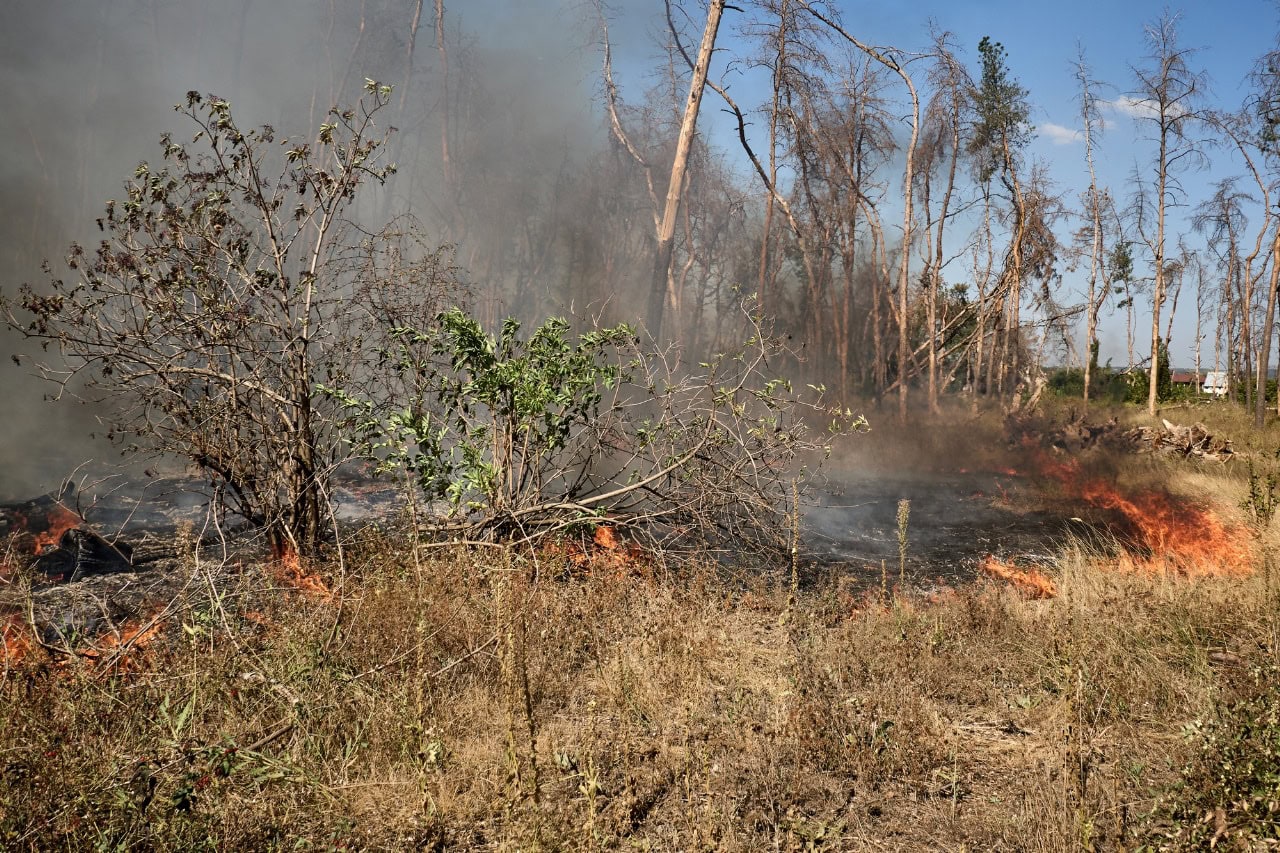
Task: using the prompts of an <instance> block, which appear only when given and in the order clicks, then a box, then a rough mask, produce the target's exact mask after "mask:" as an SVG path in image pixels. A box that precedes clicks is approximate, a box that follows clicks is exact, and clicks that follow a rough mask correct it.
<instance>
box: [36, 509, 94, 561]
mask: <svg viewBox="0 0 1280 853" xmlns="http://www.w3.org/2000/svg"><path fill="white" fill-rule="evenodd" d="M45 523H46V524H47V525H48V527H47V528H46V529H45V530H43V531H42V532H40V533H36V534H35V536H34V539H35V552H36V555H37V556H38V555H40V554H43V553H44V552H45V551H49V550H52V549H53V548H56V547H58V540H60V539H61V538H62V534H64V533H66V532H67V531H68V530H70V529H72V528H73V527H79V526H80V525H81V524H84V519H82V518H81V517H80V516H78V515H76V514H75V513H74V512H72V511H71V510H69V509H67V508H66V507H65V506H63V505H62V504H54V506H53V509H51V510H49V512H48V514H47V515H46V516H45Z"/></svg>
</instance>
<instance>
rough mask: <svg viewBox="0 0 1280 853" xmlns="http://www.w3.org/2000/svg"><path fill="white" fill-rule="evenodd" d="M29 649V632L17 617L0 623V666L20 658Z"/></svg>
mask: <svg viewBox="0 0 1280 853" xmlns="http://www.w3.org/2000/svg"><path fill="white" fill-rule="evenodd" d="M30 651H31V632H30V631H29V630H28V629H27V626H26V625H24V624H23V623H22V620H20V619H18V618H17V617H13V618H10V619H8V620H6V621H5V622H4V623H3V624H0V666H9V665H10V664H15V663H17V662H18V661H20V660H22V659H23V658H24V657H26V656H27V654H28V653H29V652H30Z"/></svg>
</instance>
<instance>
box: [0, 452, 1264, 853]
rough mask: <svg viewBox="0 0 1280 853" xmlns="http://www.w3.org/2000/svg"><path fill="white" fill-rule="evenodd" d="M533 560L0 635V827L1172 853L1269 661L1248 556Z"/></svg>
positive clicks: (21, 845) (16, 840)
mask: <svg viewBox="0 0 1280 853" xmlns="http://www.w3.org/2000/svg"><path fill="white" fill-rule="evenodd" d="M1131 464H1132V465H1133V466H1134V470H1133V471H1130V472H1129V473H1128V474H1127V475H1126V476H1134V477H1142V476H1148V475H1149V476H1152V477H1157V476H1163V479H1164V480H1165V481H1169V480H1171V479H1172V480H1174V481H1176V482H1175V485H1177V486H1178V487H1179V488H1188V489H1190V488H1194V489H1195V490H1196V491H1197V492H1199V493H1202V494H1203V493H1207V492H1212V493H1213V494H1214V496H1215V498H1216V499H1217V500H1218V501H1219V502H1220V503H1222V504H1224V505H1226V506H1233V505H1234V504H1235V503H1237V502H1238V500H1239V498H1240V491H1239V489H1240V481H1239V478H1238V477H1233V476H1225V477H1222V476H1214V475H1212V474H1205V473H1203V472H1193V473H1192V474H1191V475H1189V476H1186V469H1169V470H1165V471H1163V474H1161V472H1160V471H1159V470H1156V469H1153V468H1150V466H1151V465H1152V464H1154V463H1146V462H1142V463H1131ZM1159 464H1163V463H1159ZM1180 478H1181V479H1180ZM1271 535H1272V534H1270V533H1268V536H1271ZM1265 544H1266V545H1267V546H1269V547H1267V548H1266V549H1265V551H1270V550H1271V547H1274V543H1272V542H1269V541H1268V542H1266V543H1265ZM562 563H563V560H561V561H560V562H557V561H555V560H549V559H548V560H541V561H538V562H537V563H536V564H535V563H533V562H528V561H520V560H513V559H512V558H511V557H510V556H508V555H504V554H502V553H501V552H489V551H484V552H477V551H463V550H455V551H419V552H418V553H417V554H416V555H415V553H414V550H413V549H412V548H411V547H409V545H408V544H407V543H405V542H403V541H401V540H397V539H396V538H394V537H388V536H383V535H381V534H377V533H369V534H367V535H365V536H362V537H360V539H359V540H358V541H355V542H352V543H350V546H349V548H348V549H347V565H346V583H347V586H346V589H345V590H344V599H343V603H342V605H341V607H340V608H339V606H338V605H337V604H335V603H330V602H323V601H316V600H310V599H307V598H305V597H302V596H299V595H292V594H291V595H284V594H278V595H271V596H267V597H265V598H264V597H262V596H256V597H251V598H246V599H243V600H241V599H235V598H234V597H230V596H229V597H228V598H227V600H224V601H223V607H224V608H225V609H226V611H227V612H228V613H229V615H230V625H231V630H228V629H227V628H226V627H224V626H223V624H222V616H221V614H219V615H218V616H217V617H216V618H215V616H214V615H213V614H211V613H207V612H202V611H200V610H199V609H193V610H189V611H187V612H185V613H183V614H182V615H181V616H180V617H179V618H178V619H177V620H176V623H177V624H175V625H174V626H173V627H172V629H171V630H170V632H169V633H168V635H167V637H166V639H165V640H163V641H157V642H155V643H153V644H152V645H151V646H149V647H148V648H147V649H146V650H145V652H142V653H139V654H138V655H137V656H136V665H135V667H134V668H133V670H132V671H129V672H125V673H117V674H114V675H108V676H105V677H104V676H102V675H101V674H100V673H99V672H97V671H95V670H94V669H92V668H90V667H81V668H77V667H75V666H72V667H66V666H56V665H55V664H54V663H53V662H52V661H50V660H47V659H42V658H39V657H33V658H31V659H29V660H27V661H25V662H24V663H23V664H21V665H20V666H19V667H18V668H17V669H15V670H14V671H12V672H10V673H9V675H8V677H7V678H5V679H4V680H3V683H0V772H2V773H3V777H2V780H3V781H2V783H0V846H2V847H4V848H5V849H14V850H23V849H31V850H35V849H48V848H68V849H86V848H93V849H166V850H167V849H199V848H205V847H208V848H216V849H246V850H248V849H252V850H271V849H299V848H303V849H314V848H322V849H385V850H401V849H411V848H426V849H445V848H449V849H503V850H516V849H519V850H535V849H543V850H594V849H650V850H699V849H702V850H762V849H778V850H805V849H828V850H934V849H937V850H1043V851H1056V850H1074V849H1132V848H1134V847H1137V846H1139V845H1141V844H1144V843H1147V844H1151V845H1153V846H1154V847H1161V846H1178V845H1181V846H1182V847H1184V848H1186V849H1196V846H1197V845H1198V844H1201V843H1203V842H1204V841H1205V837H1206V836H1205V834H1204V833H1201V834H1200V835H1198V836H1192V835H1189V834H1188V831H1187V829H1186V827H1187V826H1188V825H1190V824H1197V825H1203V826H1207V827H1209V828H1210V829H1213V830H1214V831H1216V829H1215V827H1216V825H1217V824H1216V823H1215V821H1216V820H1217V818H1216V812H1215V811H1214V807H1213V806H1212V804H1210V805H1208V806H1206V805H1204V804H1203V803H1202V799H1203V797H1202V795H1203V794H1204V793H1205V792H1206V791H1207V790H1208V787H1209V786H1207V784H1202V782H1203V780H1205V779H1210V778H1217V777H1215V776H1214V775H1213V774H1214V773H1215V772H1216V770H1215V769H1214V768H1213V767H1211V766H1210V767H1207V768H1206V766H1205V764H1204V761H1205V759H1204V753H1203V751H1202V750H1201V749H1200V746H1199V744H1200V741H1198V740H1197V739H1196V738H1195V737H1188V732H1195V731H1198V730H1210V729H1213V730H1214V731H1219V732H1223V731H1227V730H1226V729H1222V728H1221V727H1220V726H1219V728H1217V729H1214V726H1216V725H1218V724H1217V723H1215V720H1216V719H1217V716H1218V713H1217V710H1218V709H1222V708H1224V707H1227V705H1228V704H1229V702H1228V700H1231V701H1234V698H1233V697H1246V698H1248V697H1253V696H1255V695H1256V690H1255V691H1254V693H1250V692H1249V691H1250V689H1251V688H1250V685H1251V684H1255V683H1256V682H1255V680H1254V679H1252V677H1251V676H1252V675H1254V674H1256V673H1257V672H1263V671H1272V672H1274V671H1275V668H1276V666H1277V664H1278V662H1277V648H1278V647H1280V638H1278V637H1277V630H1278V627H1277V626H1278V623H1277V618H1276V614H1277V608H1276V592H1275V589H1274V588H1273V587H1274V581H1273V579H1272V578H1271V577H1270V575H1268V574H1267V573H1263V572H1259V573H1257V574H1255V575H1254V576H1252V577H1249V578H1246V579H1226V578H1206V579H1200V580H1197V581H1195V582H1189V581H1185V580H1177V579H1173V578H1169V577H1152V576H1145V575H1139V574H1132V573H1122V572H1117V571H1115V570H1113V569H1112V568H1110V567H1108V565H1107V559H1106V558H1104V557H1103V556H1101V555H1099V554H1097V553H1094V552H1091V551H1089V550H1088V549H1086V548H1084V547H1073V548H1068V549H1067V550H1066V551H1065V552H1064V553H1063V555H1062V559H1061V568H1060V573H1059V575H1058V576H1057V577H1056V578H1055V581H1056V582H1057V585H1058V588H1059V590H1060V594H1059V596H1058V597H1057V598H1055V599H1052V600H1048V601H1028V600H1024V599H1023V598H1021V597H1020V596H1019V595H1018V594H1017V593H1016V592H1014V591H1012V590H1010V589H1008V588H1005V587H1002V586H1000V585H997V584H995V583H993V582H982V581H980V582H976V583H974V584H973V585H970V586H966V587H964V588H961V589H957V590H954V591H947V592H945V593H943V594H939V595H937V596H934V597H933V598H932V599H925V598H922V597H914V596H913V597H897V598H894V599H892V600H891V601H890V602H889V603H888V605H887V606H885V605H882V604H881V603H880V602H879V600H878V598H877V599H876V600H874V601H873V600H868V599H866V598H863V597H855V596H853V595H851V594H850V593H848V592H847V591H846V589H845V586H844V585H843V584H842V583H841V580H840V578H838V577H835V576H830V577H822V578H816V579H813V580H812V582H811V583H809V584H807V585H806V586H805V587H804V588H803V589H802V590H801V591H800V593H799V595H798V596H796V597H794V598H793V597H792V595H791V590H790V587H789V583H788V582H787V580H786V579H785V577H784V575H785V572H779V575H778V577H766V576H759V575H755V576H747V577H726V575H725V574H724V572H723V570H720V569H716V568H713V567H707V568H705V569H703V570H697V569H689V570H686V571H683V572H681V573H679V574H665V573H663V572H661V571H653V572H648V571H642V570H640V569H639V568H637V570H636V571H633V572H630V573H622V574H620V573H619V572H618V571H617V570H616V569H614V568H608V569H601V570H599V571H596V572H585V573H584V572H580V571H573V572H568V571H566V567H565V566H564V565H562ZM334 573H335V574H336V571H335V572H334ZM245 578H246V583H248V584H250V585H252V584H256V583H258V582H259V581H260V580H261V578H259V577H258V575H257V574H256V573H255V572H253V571H248V572H247V574H246V576H245ZM237 600H240V601H241V603H240V604H238V605H237V604H235V603H234V602H235V601H237ZM250 601H258V602H260V604H255V605H251V604H250V603H249V602H250ZM264 601H265V604H261V602H264ZM255 607H256V608H258V609H256V610H255V609H254V608H255ZM1268 668H1270V669H1268ZM1250 701H1252V699H1250ZM1249 707H1251V708H1253V707H1255V706H1252V705H1251V706H1249ZM1255 710H1256V708H1255ZM1277 731H1280V728H1277ZM1197 774H1201V775H1197ZM1205 774H1208V775H1205ZM1197 780H1200V781H1197ZM1180 784H1181V785H1182V787H1178V786H1179V785H1180ZM1198 797H1199V798H1200V799H1197V798H1198ZM1180 809H1181V810H1180ZM1206 809H1207V811H1206ZM1206 815H1207V822H1205V821H1204V820H1202V818H1204V817H1205V816H1206ZM1224 815H1227V813H1226V812H1224ZM1228 817H1229V816H1228ZM1224 820H1225V821H1226V823H1225V824H1224V826H1226V825H1227V824H1230V821H1229V820H1227V819H1226V818H1224ZM1197 822H1199V823H1197ZM1237 828H1238V827H1237ZM1179 832H1182V833H1183V834H1182V835H1179V834H1178V833H1179ZM1233 838H1234V839H1235V840H1234V841H1233ZM1240 838H1242V836H1233V835H1231V827H1230V826H1227V831H1225V832H1224V833H1223V834H1222V836H1221V838H1220V841H1221V842H1222V843H1224V844H1228V845H1229V844H1232V843H1235V844H1236V845H1237V846H1239V847H1240V848H1241V849H1245V848H1244V847H1243V844H1244V841H1242V840H1240Z"/></svg>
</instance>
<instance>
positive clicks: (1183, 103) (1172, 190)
mask: <svg viewBox="0 0 1280 853" xmlns="http://www.w3.org/2000/svg"><path fill="white" fill-rule="evenodd" d="M1146 39H1147V46H1148V48H1149V50H1150V53H1149V54H1148V55H1147V64H1146V65H1145V66H1143V67H1136V68H1134V69H1133V73H1134V77H1135V79H1136V82H1137V88H1136V89H1135V90H1134V93H1133V98H1134V99H1135V104H1136V106H1137V107H1138V108H1139V112H1138V120H1139V121H1140V122H1146V123H1148V124H1150V125H1151V126H1152V129H1153V134H1154V137H1155V142H1156V146H1157V150H1156V155H1155V158H1154V160H1153V162H1152V171H1153V172H1154V180H1155V195H1154V198H1153V205H1154V207H1155V211H1154V213H1155V219H1156V222H1155V230H1154V231H1152V232H1148V235H1147V237H1146V238H1145V239H1146V241H1147V246H1148V248H1149V249H1150V251H1151V255H1152V261H1153V264H1152V268H1153V270H1154V272H1153V275H1154V279H1153V282H1152V291H1151V364H1150V368H1149V371H1148V383H1147V413H1148V414H1150V415H1155V413H1156V403H1157V397H1158V392H1157V378H1158V377H1157V367H1158V365H1157V362H1158V359H1157V358H1156V352H1157V350H1158V349H1159V347H1160V314H1161V309H1162V308H1163V307H1164V301H1165V296H1166V289H1167V282H1166V276H1165V254H1166V234H1165V231H1166V225H1167V222H1166V217H1167V213H1168V209H1169V207H1171V206H1173V205H1176V204H1179V203H1180V202H1181V199H1182V197H1183V191H1182V186H1181V184H1180V183H1179V181H1178V178H1177V174H1178V173H1179V172H1180V171H1182V170H1185V169H1187V168H1189V167H1190V166H1192V165H1194V164H1196V163H1197V162H1198V161H1199V159H1200V156H1201V155H1200V149H1199V145H1198V142H1197V140H1196V139H1195V138H1193V137H1192V136H1191V134H1190V131H1191V130H1192V127H1193V125H1194V124H1195V122H1197V121H1198V120H1199V109H1200V103H1201V101H1202V100H1203V98H1204V94H1205V93H1204V89H1205V81H1204V75H1203V73H1201V72H1198V71H1195V70H1193V69H1192V68H1191V65H1190V60H1191V59H1192V58H1193V57H1194V55H1195V51H1194V50H1193V49H1191V48H1185V47H1182V46H1181V45H1179V44H1178V17H1177V15H1174V14H1171V13H1168V12H1166V13H1165V14H1164V15H1163V16H1162V17H1161V18H1160V20H1159V21H1157V22H1155V23H1154V24H1150V25H1148V26H1147V27H1146Z"/></svg>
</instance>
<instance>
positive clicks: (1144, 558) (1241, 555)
mask: <svg viewBox="0 0 1280 853" xmlns="http://www.w3.org/2000/svg"><path fill="white" fill-rule="evenodd" d="M1039 466H1040V468H1041V470H1042V471H1043V472H1044V473H1045V474H1047V475H1048V476H1050V477H1052V478H1053V479H1054V480H1056V481H1058V482H1059V483H1060V484H1061V485H1062V486H1063V488H1065V489H1066V490H1067V491H1068V492H1069V493H1070V494H1072V495H1073V496H1075V497H1078V498H1081V499H1083V500H1084V501H1086V502H1087V503H1089V504H1090V505H1092V506H1095V507H1098V508H1099V509H1105V510H1108V511H1111V512H1115V513H1118V514H1119V515H1120V516H1121V517H1122V518H1124V520H1125V521H1126V522H1127V523H1128V525H1129V527H1130V528H1131V530H1132V533H1133V536H1134V538H1135V540H1136V542H1135V544H1137V545H1138V546H1139V547H1140V548H1142V549H1144V550H1146V551H1149V552H1150V554H1149V555H1141V556H1139V555H1130V558H1129V559H1127V560H1125V561H1124V562H1126V563H1129V564H1131V565H1133V566H1134V567H1135V568H1138V569H1140V570H1143V571H1150V572H1155V573H1174V574H1184V575H1190V576H1204V575H1228V576H1243V575H1247V574H1249V573H1250V572H1251V571H1252V562H1251V553H1250V548H1249V536H1248V532H1247V531H1246V530H1245V529H1244V528H1243V527H1240V526H1238V525H1230V524H1227V523H1225V522H1223V521H1222V520H1221V519H1220V518H1218V516H1217V515H1215V514H1214V513H1213V512H1212V511H1211V510H1209V509H1206V508H1203V507H1200V506H1196V505H1195V504H1194V503H1193V502H1192V501H1190V500H1188V499H1185V498H1178V497H1174V496H1172V495H1170V494H1168V493H1166V492H1163V491H1159V490H1151V491H1146V492H1141V493H1138V494H1134V495H1125V494H1122V493H1121V492H1120V491H1119V490H1118V489H1117V488H1115V487H1114V486H1112V485H1111V484H1109V483H1106V482H1104V481H1103V480H1101V479H1098V478H1096V477H1087V476H1085V475H1084V474H1083V473H1082V472H1081V471H1080V466H1079V465H1078V464H1077V463H1076V462H1075V461H1074V460H1072V461H1069V462H1058V461H1056V460H1053V459H1050V458H1048V457H1045V456H1042V457H1041V459H1040V461H1039Z"/></svg>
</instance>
